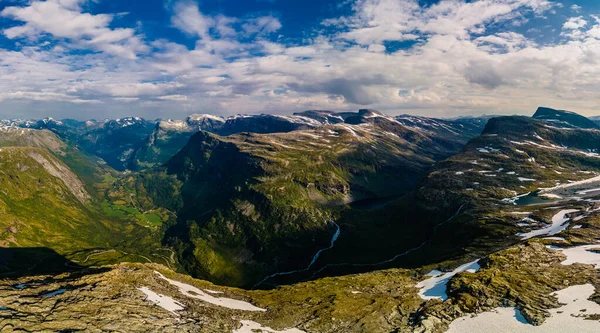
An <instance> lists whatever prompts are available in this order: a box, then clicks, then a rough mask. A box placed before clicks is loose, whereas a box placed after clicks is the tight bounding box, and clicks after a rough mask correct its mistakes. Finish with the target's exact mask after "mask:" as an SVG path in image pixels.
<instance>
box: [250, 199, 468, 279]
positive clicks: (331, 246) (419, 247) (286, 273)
mask: <svg viewBox="0 0 600 333" xmlns="http://www.w3.org/2000/svg"><path fill="white" fill-rule="evenodd" d="M464 206H465V205H462V206H460V207H459V208H458V210H457V211H456V213H454V215H452V216H451V217H450V218H449V219H447V220H446V221H444V222H442V223H440V224H438V225H436V226H435V228H434V229H433V233H432V234H431V236H430V237H429V238H428V239H426V240H425V241H424V242H423V243H421V244H420V245H419V246H416V247H413V248H410V249H408V250H406V251H404V252H402V253H399V254H397V255H395V256H393V257H392V258H390V259H386V260H383V261H378V262H375V263H366V264H356V263H338V264H328V265H325V266H323V267H321V268H320V269H319V270H317V271H315V273H314V274H313V275H312V276H311V277H310V279H313V278H314V277H315V276H316V275H317V274H319V273H320V272H322V271H324V270H326V269H327V268H330V267H341V266H349V267H372V266H381V265H384V264H388V263H390V262H393V261H395V260H396V259H398V258H400V257H403V256H405V255H407V254H409V253H412V252H415V251H417V250H419V249H421V248H422V247H424V246H425V245H427V244H429V243H430V242H431V241H432V239H433V237H434V236H435V234H436V233H437V230H438V229H439V228H440V227H441V226H443V225H444V224H446V223H448V222H450V221H452V220H454V218H456V217H457V216H458V215H459V214H460V212H461V211H462V209H463V208H464ZM330 223H332V224H333V225H335V227H336V231H335V233H334V234H333V237H332V238H331V242H330V245H329V247H327V248H324V249H321V250H319V251H318V252H317V253H316V254H315V255H314V256H313V258H312V260H311V261H310V264H308V266H307V267H306V268H304V269H298V270H293V271H289V272H279V273H275V274H271V275H269V276H267V277H265V278H264V279H262V280H261V281H260V282H258V283H257V284H255V285H254V287H252V289H255V288H256V287H258V286H260V285H262V284H263V283H265V282H267V281H268V280H270V279H272V278H274V277H277V276H285V275H293V274H297V273H304V272H308V271H309V270H310V269H311V267H312V266H313V265H314V264H315V263H316V262H317V260H318V259H319V256H320V255H321V253H323V252H324V251H327V250H331V249H332V248H333V247H334V246H335V241H336V240H337V239H338V238H339V237H340V234H341V229H340V226H339V225H338V224H337V223H335V222H333V221H330ZM310 279H309V280H310Z"/></svg>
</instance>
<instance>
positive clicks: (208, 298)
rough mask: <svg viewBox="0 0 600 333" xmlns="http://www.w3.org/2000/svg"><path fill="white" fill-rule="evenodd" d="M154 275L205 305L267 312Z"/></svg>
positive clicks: (246, 303) (242, 302)
mask: <svg viewBox="0 0 600 333" xmlns="http://www.w3.org/2000/svg"><path fill="white" fill-rule="evenodd" d="M155 273H156V274H158V276H159V277H160V278H161V279H163V280H165V281H167V282H169V283H170V284H171V285H173V286H176V287H177V288H179V292H180V293H182V294H184V295H185V296H187V297H190V298H195V299H199V300H202V301H204V302H207V303H210V304H213V305H217V306H222V307H224V308H228V309H232V310H243V311H267V310H265V309H261V308H259V307H256V306H254V305H252V304H250V303H248V302H244V301H240V300H237V299H232V298H225V297H214V296H212V295H209V294H207V293H205V292H204V291H202V290H200V289H198V288H196V287H194V286H191V285H189V284H186V283H183V282H179V281H175V280H171V279H169V278H167V277H166V276H164V275H162V274H160V273H159V272H156V271H155Z"/></svg>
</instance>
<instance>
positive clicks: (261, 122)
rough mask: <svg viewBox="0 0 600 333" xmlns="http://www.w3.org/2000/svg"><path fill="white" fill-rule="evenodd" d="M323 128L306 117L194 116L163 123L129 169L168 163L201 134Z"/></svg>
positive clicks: (133, 156) (159, 123) (136, 154)
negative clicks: (199, 132) (193, 137)
mask: <svg viewBox="0 0 600 333" xmlns="http://www.w3.org/2000/svg"><path fill="white" fill-rule="evenodd" d="M320 125H321V123H319V122H317V121H315V120H313V119H310V118H307V117H302V116H279V115H269V114H261V115H252V116H244V115H240V116H235V117H229V118H223V117H218V116H213V115H206V114H195V115H191V116H189V117H188V118H187V119H186V120H185V121H181V120H165V121H160V122H158V123H157V124H156V127H155V128H154V130H153V131H152V133H151V134H150V135H149V137H148V139H147V140H146V142H145V143H144V144H143V145H141V146H140V147H139V148H138V149H137V150H136V151H135V152H134V153H133V154H132V157H131V159H130V161H129V167H130V168H131V169H139V168H146V167H152V166H156V165H161V164H164V163H166V162H167V161H168V160H169V159H170V158H171V157H172V156H173V155H174V154H175V153H177V152H178V151H179V150H180V149H181V148H183V147H184V146H185V144H186V143H187V141H188V140H189V139H190V138H191V137H192V135H193V134H194V133H196V132H198V131H207V132H211V133H215V134H219V135H231V134H236V133H242V132H251V133H278V132H290V131H294V130H299V129H308V128H315V127H318V126H320Z"/></svg>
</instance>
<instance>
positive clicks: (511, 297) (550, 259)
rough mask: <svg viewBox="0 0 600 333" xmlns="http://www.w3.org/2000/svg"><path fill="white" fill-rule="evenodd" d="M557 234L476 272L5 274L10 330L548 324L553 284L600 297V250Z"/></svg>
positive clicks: (285, 332) (496, 257)
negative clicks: (205, 276) (500, 320)
mask: <svg viewBox="0 0 600 333" xmlns="http://www.w3.org/2000/svg"><path fill="white" fill-rule="evenodd" d="M547 242H548V241H545V240H544V241H539V240H531V241H528V242H526V243H524V244H521V245H517V246H514V247H512V248H509V249H507V250H503V251H500V252H498V253H495V254H492V255H489V256H487V257H485V258H482V259H480V260H479V261H478V265H477V266H479V267H477V271H476V272H473V271H471V272H469V271H464V272H459V271H457V270H454V271H449V272H448V273H445V274H443V275H438V276H437V277H428V276H424V275H423V272H424V270H423V269H425V268H423V269H420V270H402V269H391V270H385V271H378V272H372V273H365V274H357V275H350V276H344V277H337V278H325V279H322V280H317V281H312V282H307V283H300V284H296V285H292V286H283V287H280V288H277V289H274V290H270V291H261V290H256V291H246V290H241V289H234V288H225V287H219V286H215V285H213V284H211V283H209V282H205V281H201V280H195V279H192V278H190V277H188V276H186V275H182V274H177V273H174V272H172V271H171V270H169V269H167V268H166V267H164V266H161V265H158V264H133V263H123V264H119V265H113V266H105V267H99V268H89V269H86V270H83V271H78V272H67V273H63V274H59V275H48V276H23V277H19V278H10V279H3V280H1V281H0V305H1V306H2V307H1V308H0V331H2V332H4V331H48V332H58V331H60V332H77V331H86V332H111V331H114V332H124V331H127V332H236V333H250V332H275V333H299V332H340V331H343V332H391V331H395V332H443V331H445V330H447V329H448V327H450V328H452V326H451V325H450V324H451V323H452V322H453V321H455V320H456V319H459V318H468V316H470V315H472V314H475V313H481V312H485V311H498V310H497V309H498V308H507V307H508V308H515V309H516V310H514V311H518V313H519V314H520V316H521V315H522V318H524V319H525V320H526V321H527V322H529V324H528V325H529V326H531V325H544V322H545V321H547V320H548V318H549V317H550V315H551V314H552V313H556V311H554V310H553V309H557V308H560V307H561V304H560V302H559V299H557V298H556V297H554V296H552V293H553V292H556V291H560V290H564V289H566V288H569V287H572V286H583V285H587V288H588V289H590V291H591V290H594V292H593V295H591V296H590V297H589V300H590V301H591V302H594V301H596V302H597V301H598V300H599V299H600V297H599V295H600V294H599V293H598V292H597V291H596V290H598V289H597V288H598V287H600V275H599V274H598V271H597V270H596V267H595V266H594V261H593V260H597V259H598V258H596V257H592V259H591V260H592V262H590V261H589V260H590V256H589V254H594V253H593V252H589V253H588V256H587V259H586V260H587V261H588V262H579V261H581V259H580V258H579V257H578V256H577V255H576V256H575V257H573V254H572V253H569V252H568V251H569V250H565V249H562V248H558V247H555V246H549V245H548V244H547ZM545 243H546V244H545ZM589 246H591V245H589ZM589 246H588V247H589ZM592 247H593V246H592ZM571 249H575V250H576V251H579V250H578V249H577V247H573V248H571ZM581 250H582V251H584V252H586V251H588V250H589V249H587V248H585V249H581ZM569 260H571V261H569ZM573 260H575V262H572V261H573ZM584 261H585V260H584ZM435 274H436V273H433V274H430V275H435ZM439 274H442V272H439ZM429 279H438V280H436V281H435V285H437V286H438V287H439V286H442V289H441V293H440V294H439V295H436V293H437V292H439V291H440V290H436V289H435V288H433V289H428V288H429V287H425V288H423V285H424V283H419V282H423V281H428V280H429ZM425 285H427V283H425ZM426 295H430V296H431V295H435V296H433V297H426ZM587 297H588V296H586V298H587ZM495 309H496V310H495ZM584 310H585V309H581V311H582V312H580V313H579V314H578V316H577V319H578V320H585V321H591V322H595V323H596V324H597V325H598V327H600V322H598V319H599V318H600V313H585V311H584ZM507 311H508V310H507ZM511 311H512V310H511ZM559 313H560V311H559ZM463 320H464V319H463ZM543 327H544V326H540V328H543ZM592 327H594V326H592Z"/></svg>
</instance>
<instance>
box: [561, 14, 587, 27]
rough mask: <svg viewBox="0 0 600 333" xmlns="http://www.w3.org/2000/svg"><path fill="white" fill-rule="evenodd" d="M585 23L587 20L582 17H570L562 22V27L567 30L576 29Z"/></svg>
mask: <svg viewBox="0 0 600 333" xmlns="http://www.w3.org/2000/svg"><path fill="white" fill-rule="evenodd" d="M586 25H587V21H586V20H584V19H583V17H581V16H579V17H570V18H569V19H568V20H567V22H565V24H563V29H567V30H578V29H581V28H583V27H585V26H586Z"/></svg>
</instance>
